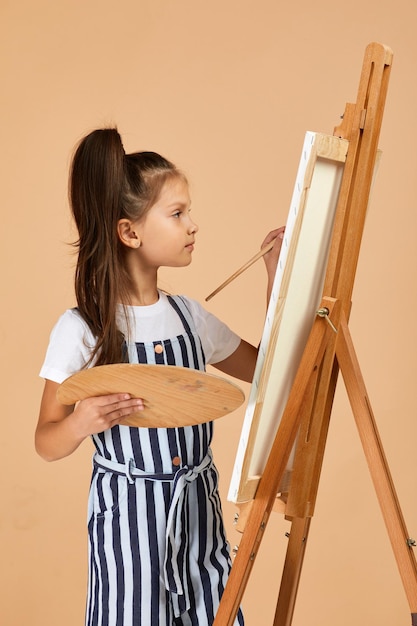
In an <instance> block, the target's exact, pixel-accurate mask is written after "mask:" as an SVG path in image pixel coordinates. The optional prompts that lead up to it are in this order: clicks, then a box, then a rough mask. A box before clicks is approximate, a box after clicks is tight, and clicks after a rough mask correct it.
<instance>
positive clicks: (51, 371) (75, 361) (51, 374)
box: [39, 309, 95, 383]
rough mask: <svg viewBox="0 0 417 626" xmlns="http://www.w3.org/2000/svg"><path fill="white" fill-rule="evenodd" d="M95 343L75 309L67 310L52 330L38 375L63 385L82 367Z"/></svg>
mask: <svg viewBox="0 0 417 626" xmlns="http://www.w3.org/2000/svg"><path fill="white" fill-rule="evenodd" d="M94 343H95V342H94V338H93V335H92V333H91V331H90V329H89V328H88V326H87V324H86V323H85V322H84V320H83V319H82V317H81V316H80V314H79V313H78V311H77V309H68V310H67V311H65V313H63V314H62V315H61V317H60V318H59V319H58V321H57V323H56V324H55V326H54V328H53V329H52V332H51V335H50V338H49V345H48V348H47V351H46V356H45V360H44V362H43V365H42V368H41V371H40V373H39V375H40V376H41V377H42V378H46V379H48V380H52V381H54V382H56V383H62V382H63V381H64V380H65V379H66V378H68V377H69V376H72V374H75V373H76V372H78V371H80V370H81V369H82V368H83V367H85V365H86V363H87V362H88V360H89V358H90V355H91V351H92V349H93V346H94Z"/></svg>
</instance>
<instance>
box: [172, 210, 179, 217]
mask: <svg viewBox="0 0 417 626" xmlns="http://www.w3.org/2000/svg"><path fill="white" fill-rule="evenodd" d="M173 217H181V211H176V212H175V213H174V214H173Z"/></svg>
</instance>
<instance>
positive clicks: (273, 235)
mask: <svg viewBox="0 0 417 626" xmlns="http://www.w3.org/2000/svg"><path fill="white" fill-rule="evenodd" d="M284 232H285V226H281V227H280V228H276V229H275V230H271V232H270V233H268V235H267V236H266V237H265V239H264V240H263V242H262V245H261V248H264V247H265V246H267V245H268V244H269V243H271V242H272V241H274V247H273V248H272V250H270V251H269V252H267V253H266V254H264V263H265V266H266V271H267V272H268V279H269V280H270V281H273V280H274V277H275V271H276V269H277V263H278V258H279V255H280V252H281V246H282V240H283V238H284Z"/></svg>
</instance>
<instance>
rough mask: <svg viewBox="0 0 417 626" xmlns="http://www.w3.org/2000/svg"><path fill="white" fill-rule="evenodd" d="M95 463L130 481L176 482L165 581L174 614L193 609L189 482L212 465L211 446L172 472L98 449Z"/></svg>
mask: <svg viewBox="0 0 417 626" xmlns="http://www.w3.org/2000/svg"><path fill="white" fill-rule="evenodd" d="M93 463H94V465H95V467H97V468H99V469H102V470H105V471H111V472H112V473H114V474H119V475H121V476H126V477H127V479H128V481H129V483H133V482H134V480H135V479H136V478H143V479H144V478H146V479H148V480H159V481H166V482H172V483H173V486H172V493H171V500H170V503H169V509H168V518H167V525H166V532H165V559H164V581H165V588H166V589H167V591H169V592H170V593H171V595H172V602H173V608H174V615H175V617H179V616H180V615H181V613H184V612H185V611H188V610H189V609H190V597H189V592H188V587H187V579H188V577H189V576H188V574H189V561H188V532H189V523H188V514H189V506H188V486H189V485H190V484H191V483H192V482H193V481H194V480H195V479H196V478H197V476H198V475H199V474H200V473H201V472H203V471H204V470H208V469H210V467H211V466H212V463H213V457H212V453H211V450H210V449H209V450H208V452H207V454H206V456H205V457H204V459H203V460H202V462H201V463H200V464H199V465H195V466H188V465H185V466H184V467H181V468H179V469H178V470H177V471H176V472H174V473H169V474H165V473H159V474H158V473H156V474H149V473H147V472H145V471H144V470H141V469H138V468H137V467H135V465H134V461H133V459H130V460H129V461H128V462H127V463H125V464H123V463H116V462H115V461H110V460H108V459H106V458H104V457H102V456H101V455H100V454H98V453H97V452H96V453H95V454H94V457H93Z"/></svg>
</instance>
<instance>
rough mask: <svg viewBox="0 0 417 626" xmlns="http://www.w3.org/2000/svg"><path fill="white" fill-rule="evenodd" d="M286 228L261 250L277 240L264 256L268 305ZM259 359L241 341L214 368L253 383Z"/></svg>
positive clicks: (272, 235)
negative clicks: (231, 352)
mask: <svg viewBox="0 0 417 626" xmlns="http://www.w3.org/2000/svg"><path fill="white" fill-rule="evenodd" d="M284 231H285V226H282V227H280V228H276V229H275V230H272V231H271V232H270V233H268V235H267V236H266V237H265V239H264V241H263V242H262V245H261V248H264V247H265V246H267V245H268V244H269V243H270V242H271V241H274V240H275V243H274V247H273V248H272V249H271V250H270V251H269V252H267V253H266V254H265V255H264V257H263V258H264V262H265V266H266V271H267V274H268V284H267V290H266V296H267V305H268V303H269V299H270V297H271V292H272V287H273V284H274V278H275V272H276V269H277V263H278V258H279V254H280V251H281V246H282V240H283V237H284ZM257 358H258V348H255V346H252V345H251V344H250V343H248V342H247V341H244V340H243V339H242V340H241V342H240V344H239V346H238V347H237V349H236V350H235V351H234V352H233V354H231V355H230V356H229V357H228V358H227V359H224V361H221V362H220V363H213V367H215V368H217V369H219V370H220V371H222V372H224V373H225V374H229V375H230V376H234V377H235V378H239V379H240V380H244V381H246V382H252V379H253V375H254V373H255V366H256V360H257Z"/></svg>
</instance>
